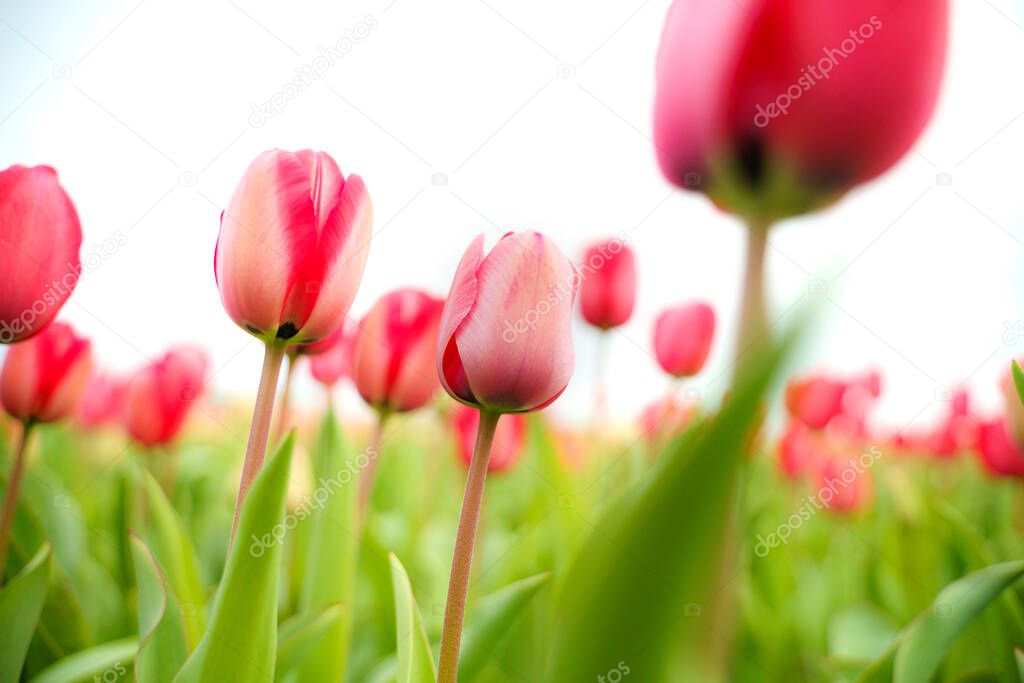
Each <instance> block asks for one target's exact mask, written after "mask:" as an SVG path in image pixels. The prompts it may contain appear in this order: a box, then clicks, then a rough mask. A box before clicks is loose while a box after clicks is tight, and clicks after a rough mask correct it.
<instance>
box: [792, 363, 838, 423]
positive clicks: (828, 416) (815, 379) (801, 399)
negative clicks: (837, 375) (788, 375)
mask: <svg viewBox="0 0 1024 683" xmlns="http://www.w3.org/2000/svg"><path fill="white" fill-rule="evenodd" d="M848 388H849V385H848V384H847V383H846V382H843V381H841V380H837V379H833V378H831V377H826V376H824V375H815V376H812V377H807V378H805V379H801V380H794V381H792V382H790V383H789V384H788V385H787V386H786V410H787V411H788V412H789V414H790V416H792V417H793V418H795V419H797V420H800V421H801V422H803V423H804V424H805V425H807V426H808V427H810V428H811V429H824V428H825V426H826V425H827V424H828V423H829V422H830V421H831V420H832V419H833V418H835V417H836V416H838V415H840V414H841V413H842V412H843V396H844V395H845V394H846V392H847V390H848Z"/></svg>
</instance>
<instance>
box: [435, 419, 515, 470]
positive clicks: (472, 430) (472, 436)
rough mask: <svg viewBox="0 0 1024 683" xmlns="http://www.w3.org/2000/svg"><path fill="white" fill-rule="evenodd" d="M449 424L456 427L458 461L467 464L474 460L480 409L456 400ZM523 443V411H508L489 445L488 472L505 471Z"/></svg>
mask: <svg viewBox="0 0 1024 683" xmlns="http://www.w3.org/2000/svg"><path fill="white" fill-rule="evenodd" d="M451 419H452V425H453V426H454V428H455V445H456V450H457V451H458V455H459V462H461V463H462V464H463V465H465V466H466V468H467V469H468V468H469V465H470V463H472V461H473V446H474V444H475V443H476V431H477V427H478V426H479V425H480V412H479V411H477V410H474V409H473V408H470V407H468V406H465V405H462V404H461V403H458V404H456V406H455V409H454V410H453V411H452V418H451ZM525 446H526V418H525V417H524V416H522V415H508V416H506V417H505V419H503V420H502V421H501V422H499V423H498V427H497V429H496V430H495V432H494V443H493V444H492V445H491V457H490V459H489V460H488V461H487V472H488V474H498V473H501V472H505V471H507V470H509V469H511V467H512V466H513V465H514V464H515V463H516V462H517V461H518V460H519V458H520V457H522V453H523V449H524V448H525Z"/></svg>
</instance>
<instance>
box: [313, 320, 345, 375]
mask: <svg viewBox="0 0 1024 683" xmlns="http://www.w3.org/2000/svg"><path fill="white" fill-rule="evenodd" d="M355 333H356V326H355V324H349V323H348V321H347V320H346V323H345V324H344V325H342V326H341V327H339V328H338V329H337V330H335V331H334V332H332V333H331V334H330V336H328V337H324V338H323V339H321V340H320V341H318V342H316V344H314V345H313V346H315V347H316V349H317V350H316V352H315V353H313V355H311V356H310V359H309V370H310V373H311V374H312V375H313V379H315V380H316V381H317V382H320V383H321V384H323V385H324V386H326V387H328V388H330V387H332V386H334V385H335V384H336V383H337V382H338V380H340V379H341V378H342V377H345V376H346V375H350V374H351V372H352V342H353V338H354V337H355Z"/></svg>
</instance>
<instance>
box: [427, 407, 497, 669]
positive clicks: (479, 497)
mask: <svg viewBox="0 0 1024 683" xmlns="http://www.w3.org/2000/svg"><path fill="white" fill-rule="evenodd" d="M500 417H501V413H494V412H491V411H488V410H481V411H480V426H479V427H478V428H477V432H476V448H475V449H474V450H473V460H472V462H471V463H470V465H469V476H468V477H467V478H466V492H465V494H464V495H463V497H462V512H461V513H460V515H459V530H458V533H457V534H456V536H455V553H454V556H453V557H452V573H451V578H450V579H449V580H448V600H447V604H446V605H445V608H444V627H443V629H442V631H441V657H440V662H439V663H438V673H437V683H455V676H456V674H457V673H458V669H459V647H460V645H461V641H462V622H463V620H464V619H465V616H466V594H467V593H468V592H469V576H470V570H471V569H472V566H473V545H474V543H475V542H476V530H477V526H478V525H479V523H480V508H481V506H482V505H483V500H484V483H485V482H486V480H487V461H488V460H489V459H490V457H491V444H492V443H493V442H494V430H495V429H496V428H497V426H498V418H500Z"/></svg>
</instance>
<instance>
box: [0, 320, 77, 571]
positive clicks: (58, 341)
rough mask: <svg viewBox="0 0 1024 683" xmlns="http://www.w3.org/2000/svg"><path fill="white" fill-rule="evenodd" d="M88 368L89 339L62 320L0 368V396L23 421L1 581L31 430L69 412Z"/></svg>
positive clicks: (1, 525) (1, 542) (2, 540)
mask: <svg viewBox="0 0 1024 683" xmlns="http://www.w3.org/2000/svg"><path fill="white" fill-rule="evenodd" d="M91 373H92V350H91V344H90V343H89V341H88V340H87V339H84V338H82V337H79V336H78V335H77V334H76V333H75V331H74V330H72V329H71V326H70V325H67V324H66V323H62V322H55V323H52V324H50V325H49V326H48V327H46V328H45V329H44V330H43V331H42V332H40V333H39V334H37V335H36V336H34V337H32V338H31V339H29V340H27V341H23V342H21V343H19V344H16V345H14V346H12V347H11V349H10V351H8V352H7V358H6V360H5V361H4V368H3V371H2V372H0V402H2V403H3V407H4V410H6V411H7V412H8V413H9V414H10V415H11V417H13V418H15V419H17V420H19V421H20V422H21V435H20V438H19V440H18V442H17V445H16V447H15V449H14V454H15V455H14V466H13V467H12V468H11V474H10V478H9V480H8V484H7V491H6V492H5V493H4V508H3V512H2V513H0V582H2V581H3V576H4V569H5V567H6V563H7V549H8V545H9V543H10V536H11V525H12V523H13V521H14V511H15V508H16V507H17V502H18V494H19V490H20V488H21V479H22V475H23V474H24V471H25V453H26V447H27V445H28V438H29V435H30V433H31V431H32V429H33V427H34V426H35V425H36V424H38V423H41V422H55V421H57V420H61V419H63V418H65V417H67V416H68V415H70V414H71V412H72V411H73V410H74V409H75V405H76V404H77V402H78V400H79V399H80V398H81V396H82V393H83V392H84V391H85V387H86V384H87V383H88V382H89V375H90V374H91Z"/></svg>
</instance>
